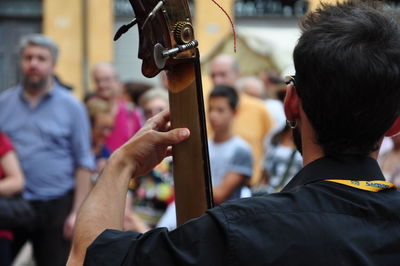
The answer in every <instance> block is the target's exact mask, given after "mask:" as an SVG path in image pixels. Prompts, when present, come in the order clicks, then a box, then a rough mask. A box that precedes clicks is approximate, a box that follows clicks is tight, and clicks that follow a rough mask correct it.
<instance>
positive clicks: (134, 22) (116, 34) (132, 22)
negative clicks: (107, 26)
mask: <svg viewBox="0 0 400 266" xmlns="http://www.w3.org/2000/svg"><path fill="white" fill-rule="evenodd" d="M136 24H137V21H136V18H134V19H133V20H132V21H131V22H129V23H128V24H126V25H122V26H121V27H120V28H119V29H118V30H117V33H115V36H114V41H116V40H118V39H119V37H121V36H122V34H124V33H125V32H127V31H128V30H129V29H130V28H132V27H133V26H135V25H136Z"/></svg>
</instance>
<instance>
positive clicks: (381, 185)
mask: <svg viewBox="0 0 400 266" xmlns="http://www.w3.org/2000/svg"><path fill="white" fill-rule="evenodd" d="M325 181H329V182H335V183H339V184H342V185H345V186H349V187H354V188H358V189H362V190H367V191H372V192H378V191H381V190H384V189H389V188H394V184H392V183H390V182H386V181H380V180H373V181H354V180H342V179H325Z"/></svg>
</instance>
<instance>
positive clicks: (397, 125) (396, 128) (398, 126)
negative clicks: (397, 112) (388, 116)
mask: <svg viewBox="0 0 400 266" xmlns="http://www.w3.org/2000/svg"><path fill="white" fill-rule="evenodd" d="M399 133H400V116H399V117H397V119H396V120H395V121H394V123H393V125H392V126H391V127H390V128H389V130H388V131H387V132H386V134H385V136H386V137H393V136H395V135H397V134H399Z"/></svg>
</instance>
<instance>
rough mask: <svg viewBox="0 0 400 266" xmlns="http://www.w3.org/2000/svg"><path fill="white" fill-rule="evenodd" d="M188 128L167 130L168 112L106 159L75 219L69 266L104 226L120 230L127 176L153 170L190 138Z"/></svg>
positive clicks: (81, 257)
mask: <svg viewBox="0 0 400 266" xmlns="http://www.w3.org/2000/svg"><path fill="white" fill-rule="evenodd" d="M189 135H190V133H189V130H188V129H173V130H171V129H170V124H169V112H168V111H164V112H162V113H160V114H158V115H156V116H154V117H153V118H151V119H150V120H149V121H147V122H146V124H145V125H144V126H143V128H142V129H141V130H140V131H139V132H138V133H137V134H136V135H135V136H134V137H132V138H131V139H130V140H129V141H128V142H127V143H125V144H124V145H123V146H122V147H120V148H119V149H118V150H116V151H115V152H114V153H113V154H112V155H111V157H110V158H109V160H108V162H107V165H106V166H105V167H104V169H103V172H102V174H101V176H100V177H99V179H98V181H97V183H96V185H95V187H94V188H93V190H92V191H91V192H90V194H89V196H88V198H87V199H86V200H85V202H84V203H83V204H82V206H81V208H80V211H79V214H78V218H77V220H76V226H75V233H74V239H73V244H72V249H71V254H70V257H69V260H68V263H67V265H68V266H71V265H73V266H75V265H82V264H83V260H84V258H85V253H86V249H87V247H88V246H89V245H90V244H91V243H92V242H93V241H94V240H95V238H96V237H97V236H98V235H99V234H100V233H101V232H103V231H104V230H105V229H116V230H122V229H123V222H124V210H125V208H124V207H125V199H126V192H127V188H128V183H129V179H130V178H131V177H132V176H133V177H136V176H139V175H143V174H145V173H148V172H149V171H150V170H151V169H153V168H154V167H155V166H156V165H157V164H158V163H159V162H160V161H161V160H162V159H164V157H166V156H168V155H171V151H172V150H171V145H173V144H177V143H180V142H182V141H184V140H186V139H187V138H188V137H189Z"/></svg>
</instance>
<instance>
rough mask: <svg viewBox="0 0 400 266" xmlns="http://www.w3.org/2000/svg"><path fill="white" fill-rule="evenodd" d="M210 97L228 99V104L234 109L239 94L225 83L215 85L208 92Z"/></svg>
mask: <svg viewBox="0 0 400 266" xmlns="http://www.w3.org/2000/svg"><path fill="white" fill-rule="evenodd" d="M212 97H224V98H226V99H227V100H228V103H229V106H230V107H231V108H232V110H236V107H237V105H238V102H239V96H238V94H237V92H236V90H235V89H234V88H232V87H229V86H226V85H217V86H215V87H214V89H213V90H212V91H211V93H210V98H212Z"/></svg>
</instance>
